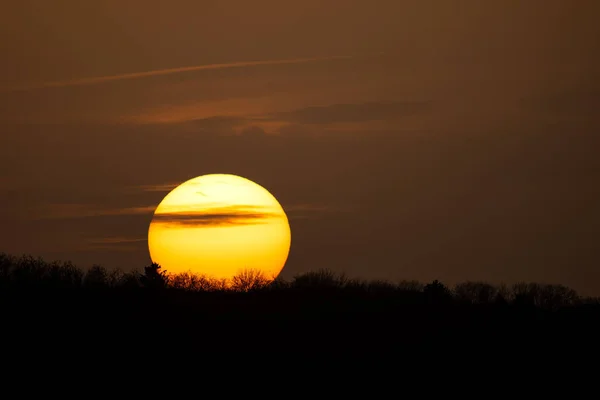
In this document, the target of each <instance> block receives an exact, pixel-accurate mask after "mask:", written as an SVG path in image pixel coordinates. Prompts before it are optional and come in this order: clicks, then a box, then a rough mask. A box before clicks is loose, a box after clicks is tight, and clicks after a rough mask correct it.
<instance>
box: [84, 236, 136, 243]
mask: <svg viewBox="0 0 600 400" xmlns="http://www.w3.org/2000/svg"><path fill="white" fill-rule="evenodd" d="M145 241H147V239H146V238H131V237H122V236H116V237H105V238H96V239H90V240H89V241H88V243H90V244H98V245H117V244H128V243H138V242H145Z"/></svg>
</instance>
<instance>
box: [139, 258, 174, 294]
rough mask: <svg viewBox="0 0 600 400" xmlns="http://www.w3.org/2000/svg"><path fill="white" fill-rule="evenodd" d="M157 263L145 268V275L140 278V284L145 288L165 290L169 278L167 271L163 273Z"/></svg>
mask: <svg viewBox="0 0 600 400" xmlns="http://www.w3.org/2000/svg"><path fill="white" fill-rule="evenodd" d="M161 269H162V267H161V266H160V265H159V264H157V263H152V264H150V265H148V266H147V267H144V274H143V275H141V276H140V283H141V284H142V286H143V287H145V288H151V289H164V288H166V287H167V284H168V282H169V277H168V275H167V271H162V270H161Z"/></svg>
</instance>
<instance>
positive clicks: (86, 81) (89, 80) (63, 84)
mask: <svg viewBox="0 0 600 400" xmlns="http://www.w3.org/2000/svg"><path fill="white" fill-rule="evenodd" d="M350 58H354V56H331V57H312V58H293V59H283V60H265V61H241V62H233V63H222V64H205V65H196V66H192V67H179V68H168V69H159V70H154V71H145V72H132V73H128V74H120V75H110V76H97V77H93V78H81V79H73V80H67V81H56V82H46V83H40V84H37V85H31V86H27V87H22V88H21V90H31V89H42V88H53V87H54V88H56V87H67V86H83V85H95V84H99V83H105V82H112V81H120V80H125V79H138V78H146V77H150V76H159V75H170V74H178V73H181V72H193V71H205V70H211V69H225V68H239V67H254V66H259V65H279V64H301V63H308V62H314V61H329V60H340V59H350Z"/></svg>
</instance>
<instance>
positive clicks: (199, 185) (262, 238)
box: [148, 174, 291, 279]
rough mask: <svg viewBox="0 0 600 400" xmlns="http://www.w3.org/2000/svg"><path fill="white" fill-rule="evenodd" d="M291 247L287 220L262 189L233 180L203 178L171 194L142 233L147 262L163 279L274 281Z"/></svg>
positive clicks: (218, 176) (233, 177)
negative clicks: (252, 277) (248, 273)
mask: <svg viewBox="0 0 600 400" xmlns="http://www.w3.org/2000/svg"><path fill="white" fill-rule="evenodd" d="M290 244H291V232H290V226H289V223H288V219H287V216H286V214H285V212H284V210H283V208H282V207H281V205H280V204H279V202H278V201H277V199H275V197H274V196H273V195H272V194H271V193H269V192H268V191H267V190H266V189H265V188H263V187H262V186H260V185H258V184H256V183H254V182H252V181H250V180H248V179H245V178H242V177H239V176H236V175H227V174H213V175H203V176H199V177H197V178H194V179H191V180H188V181H186V182H184V183H182V184H181V185H179V186H178V187H176V188H175V189H173V190H172V191H171V192H170V193H169V194H168V195H167V196H166V197H165V198H164V199H163V200H162V202H161V203H160V204H159V205H158V207H157V208H156V210H155V212H154V216H153V218H152V222H151V223H150V228H149V231H148V247H149V251H150V257H151V259H152V261H153V262H155V263H158V264H160V265H161V266H162V267H163V269H165V270H166V271H168V272H169V273H180V272H186V271H189V272H192V273H196V274H202V275H206V276H210V277H213V278H218V279H223V278H225V279H230V278H232V277H233V276H235V275H237V274H238V273H240V272H241V271H242V270H249V269H251V270H257V271H261V272H262V273H263V274H264V275H265V276H266V277H267V278H275V277H276V276H277V275H279V273H280V272H281V270H282V269H283V266H284V265H285V262H286V260H287V257H288V254H289V250H290Z"/></svg>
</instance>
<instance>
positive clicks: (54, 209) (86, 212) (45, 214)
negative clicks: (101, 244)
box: [35, 204, 156, 219]
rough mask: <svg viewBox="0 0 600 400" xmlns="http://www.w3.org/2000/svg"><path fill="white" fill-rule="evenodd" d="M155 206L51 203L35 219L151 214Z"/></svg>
mask: <svg viewBox="0 0 600 400" xmlns="http://www.w3.org/2000/svg"><path fill="white" fill-rule="evenodd" d="M155 209H156V206H154V205H153V206H141V207H124V208H106V207H101V206H95V205H89V204H51V205H48V206H47V207H44V209H43V210H41V212H40V213H39V214H38V215H37V216H36V217H35V219H70V218H90V217H102V216H119V215H144V214H152V213H153V212H154V210H155Z"/></svg>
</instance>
